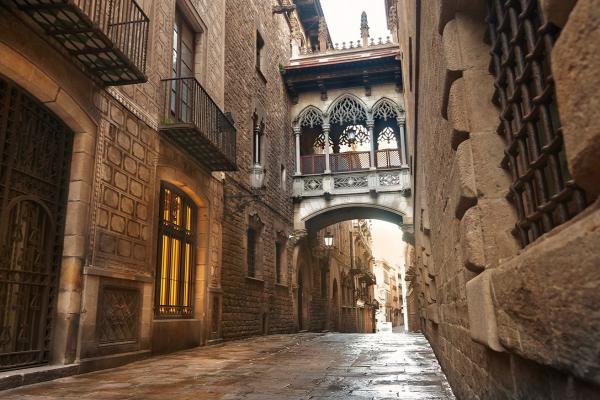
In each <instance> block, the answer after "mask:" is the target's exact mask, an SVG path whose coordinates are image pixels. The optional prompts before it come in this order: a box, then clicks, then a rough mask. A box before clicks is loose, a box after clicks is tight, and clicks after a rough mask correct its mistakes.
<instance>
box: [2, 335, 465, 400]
mask: <svg viewBox="0 0 600 400" xmlns="http://www.w3.org/2000/svg"><path fill="white" fill-rule="evenodd" d="M0 397H2V399H5V400H8V399H75V398H77V399H177V400H184V399H203V400H207V399H222V400H225V399H248V400H249V399H255V400H259V399H260V400H268V399H278V400H281V399H286V400H287V399H349V400H350V399H403V400H409V399H410V400H413V399H414V400H416V399H427V400H436V399H453V398H454V396H453V395H452V393H451V390H450V388H449V386H448V383H447V381H446V378H445V377H444V375H443V373H442V372H441V369H440V367H439V365H438V362H437V360H436V359H435V356H434V354H433V352H432V350H431V348H430V347H429V344H428V343H427V340H426V339H425V338H424V337H423V336H422V335H420V334H398V333H393V334H371V335H365V334H331V333H329V334H313V333H304V334H296V335H275V336H263V337H259V338H253V339H248V340H242V341H235V342H227V343H224V344H222V345H218V346H209V347H204V348H198V349H193V350H188V351H183V352H179V353H176V354H171V355H168V356H160V357H155V358H150V359H147V360H144V361H139V362H136V363H133V364H129V365H126V366H123V367H120V368H115V369H111V370H105V371H99V372H95V373H90V374H85V375H79V376H74V377H69V378H63V379H59V380H56V381H52V382H47V383H42V384H37V385H33V386H30V387H26V388H21V389H16V390H12V391H7V392H4V393H2V395H1V396H0Z"/></svg>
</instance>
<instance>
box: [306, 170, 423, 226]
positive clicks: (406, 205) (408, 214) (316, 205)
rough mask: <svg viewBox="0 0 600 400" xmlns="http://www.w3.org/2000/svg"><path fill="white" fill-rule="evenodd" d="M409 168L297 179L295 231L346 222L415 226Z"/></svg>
mask: <svg viewBox="0 0 600 400" xmlns="http://www.w3.org/2000/svg"><path fill="white" fill-rule="evenodd" d="M410 185H411V182H410V173H409V170H408V168H406V167H400V168H395V169H383V170H377V169H373V170H366V171H353V172H346V173H335V174H319V175H307V176H296V177H294V198H295V205H294V229H295V230H304V229H306V230H313V229H321V228H323V227H325V226H327V225H330V224H334V223H336V222H340V221H343V220H347V219H360V218H372V219H383V220H386V221H389V222H393V223H397V224H398V225H401V226H407V225H412V207H411V204H410Z"/></svg>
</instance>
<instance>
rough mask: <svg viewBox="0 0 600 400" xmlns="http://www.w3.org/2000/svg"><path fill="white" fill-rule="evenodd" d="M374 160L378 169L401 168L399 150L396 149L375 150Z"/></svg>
mask: <svg viewBox="0 0 600 400" xmlns="http://www.w3.org/2000/svg"><path fill="white" fill-rule="evenodd" d="M375 158H376V159H377V168H378V169H383V168H401V167H402V160H401V158H400V150H398V149H385V150H377V154H376V156H375Z"/></svg>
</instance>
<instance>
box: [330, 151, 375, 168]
mask: <svg viewBox="0 0 600 400" xmlns="http://www.w3.org/2000/svg"><path fill="white" fill-rule="evenodd" d="M329 164H330V165H331V172H349V171H364V170H367V169H369V168H370V167H371V154H370V152H368V151H353V152H348V153H336V154H330V155H329Z"/></svg>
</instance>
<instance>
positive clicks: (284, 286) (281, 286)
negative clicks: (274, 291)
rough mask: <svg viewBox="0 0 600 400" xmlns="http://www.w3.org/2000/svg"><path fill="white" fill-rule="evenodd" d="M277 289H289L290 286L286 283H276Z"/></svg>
mask: <svg viewBox="0 0 600 400" xmlns="http://www.w3.org/2000/svg"><path fill="white" fill-rule="evenodd" d="M275 287H278V288H281V289H288V288H289V287H288V285H286V284H284V283H275Z"/></svg>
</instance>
